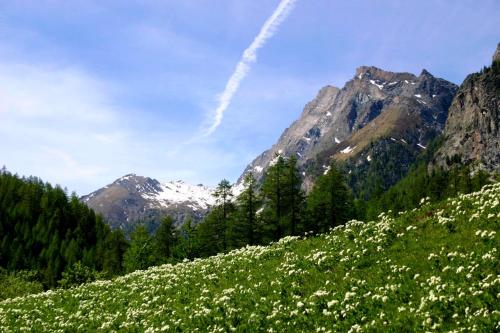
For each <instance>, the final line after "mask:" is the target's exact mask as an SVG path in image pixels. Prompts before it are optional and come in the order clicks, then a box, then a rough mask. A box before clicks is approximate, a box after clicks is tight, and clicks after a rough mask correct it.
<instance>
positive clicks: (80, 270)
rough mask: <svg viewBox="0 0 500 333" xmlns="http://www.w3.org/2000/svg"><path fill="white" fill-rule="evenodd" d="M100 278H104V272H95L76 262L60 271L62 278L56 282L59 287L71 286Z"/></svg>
mask: <svg viewBox="0 0 500 333" xmlns="http://www.w3.org/2000/svg"><path fill="white" fill-rule="evenodd" d="M102 278H105V274H104V273H100V272H97V271H96V270H94V269H92V268H90V267H87V266H85V265H83V264H82V263H81V262H77V263H75V264H73V266H70V267H69V268H68V269H66V270H65V271H64V272H63V273H62V279H61V280H59V281H58V283H59V286H60V287H61V288H71V287H74V286H79V285H81V284H83V283H87V282H92V281H95V280H99V279H102Z"/></svg>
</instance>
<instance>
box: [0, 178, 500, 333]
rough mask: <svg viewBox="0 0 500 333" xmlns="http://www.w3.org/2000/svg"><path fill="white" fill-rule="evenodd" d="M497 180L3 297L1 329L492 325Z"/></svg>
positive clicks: (499, 213) (448, 328)
mask: <svg viewBox="0 0 500 333" xmlns="http://www.w3.org/2000/svg"><path fill="white" fill-rule="evenodd" d="M499 198H500V184H495V185H493V186H491V185H490V186H487V187H485V188H483V189H482V190H481V191H480V192H476V193H473V194H469V195H460V196H458V197H455V198H451V199H448V200H446V201H443V202H441V203H437V204H436V203H435V204H431V203H429V202H428V201H425V202H424V203H423V204H422V206H421V207H419V208H418V209H415V210H412V211H407V212H405V213H403V214H401V215H399V216H398V217H391V216H390V215H387V214H382V215H381V216H380V217H379V218H378V219H377V220H376V221H372V222H360V221H350V222H348V223H346V224H345V225H343V226H339V227H336V228H335V229H333V230H330V231H328V232H327V233H325V234H321V235H318V236H315V237H309V238H299V237H285V238H283V239H281V240H280V241H278V242H274V243H272V244H271V245H269V246H252V247H246V248H244V249H239V250H234V251H232V252H230V253H228V254H225V255H222V254H220V255H217V256H214V257H211V258H207V259H196V260H194V261H191V262H186V263H180V264H177V265H170V264H168V265H164V266H159V267H154V268H150V269H149V270H147V271H142V272H135V273H133V274H129V275H126V276H123V277H119V278H117V279H114V280H112V281H103V282H96V283H92V284H84V285H82V286H80V287H77V288H73V289H70V290H60V291H57V292H54V293H49V294H41V295H36V296H30V297H25V298H20V299H16V300H8V301H6V302H2V303H0V326H1V327H2V328H3V329H4V330H6V331H26V330H27V331H36V332H52V331H70V332H73V331H98V332H109V331H130V332H145V331H167V332H181V331H182V332H196V331H221V332H230V331H235V332H328V331H330V332H356V331H359V332H428V331H429V332H430V331H433V332H434V331H438V332H457V331H466V332H468V331H477V332H496V331H498V322H499V311H500V305H499V303H498V294H499V292H500V279H499V278H498V272H499V267H500V266H499V265H500V261H499V258H500V257H499V256H498V249H499V246H500V224H499V218H500V204H499Z"/></svg>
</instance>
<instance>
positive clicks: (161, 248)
mask: <svg viewBox="0 0 500 333" xmlns="http://www.w3.org/2000/svg"><path fill="white" fill-rule="evenodd" d="M177 239H178V235H177V230H176V229H175V227H174V220H173V219H172V217H170V216H165V217H164V218H162V219H161V223H160V226H159V227H158V229H157V230H156V233H155V234H154V236H153V240H152V241H153V253H154V256H155V263H156V264H164V263H166V262H168V261H169V259H171V258H172V257H173V249H174V246H175V245H176V243H177Z"/></svg>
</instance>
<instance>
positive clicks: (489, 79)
mask: <svg viewBox="0 0 500 333" xmlns="http://www.w3.org/2000/svg"><path fill="white" fill-rule="evenodd" d="M493 60H494V62H493V65H492V66H491V67H490V68H489V69H487V70H483V71H482V72H481V73H476V74H471V75H469V76H468V77H467V78H466V79H465V81H464V82H463V83H462V85H461V86H460V89H459V90H458V92H457V95H456V96H455V98H454V100H453V103H452V105H451V107H450V110H449V116H448V120H447V121H446V126H445V130H444V138H445V141H444V143H443V146H442V147H441V148H440V149H439V151H438V152H437V154H436V157H435V161H434V163H433V166H439V167H443V168H445V169H446V168H449V167H451V166H452V165H453V164H455V163H461V164H472V165H474V166H476V168H478V169H482V170H485V171H488V172H500V129H499V127H500V44H499V46H498V47H497V49H496V52H495V54H494V56H493ZM495 62H496V64H495ZM431 167H432V166H431Z"/></svg>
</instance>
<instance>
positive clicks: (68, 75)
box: [0, 62, 129, 190]
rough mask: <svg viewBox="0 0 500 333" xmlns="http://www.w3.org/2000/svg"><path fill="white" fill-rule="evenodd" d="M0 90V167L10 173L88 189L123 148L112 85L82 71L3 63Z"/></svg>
mask: <svg viewBox="0 0 500 333" xmlns="http://www.w3.org/2000/svg"><path fill="white" fill-rule="evenodd" d="M0 86H1V87H2V89H0V137H1V138H2V140H1V142H0V164H5V165H6V166H7V167H8V168H9V169H10V170H12V171H14V172H18V173H20V174H23V175H32V174H33V175H36V176H39V177H42V178H43V179H44V180H47V181H50V182H53V183H59V184H63V185H68V186H71V188H72V189H79V190H80V189H84V190H87V189H88V188H87V187H86V186H88V185H86V184H89V183H94V182H95V181H96V180H98V179H100V178H101V179H102V178H103V177H105V171H106V170H108V169H109V165H110V162H111V161H112V159H113V158H115V157H113V153H115V154H116V153H119V152H121V151H123V150H124V144H125V142H126V138H127V136H128V135H129V134H128V132H127V129H126V128H125V127H124V126H123V125H122V124H121V121H120V117H119V110H118V108H117V107H116V106H114V105H113V103H112V102H111V100H110V91H111V90H112V89H111V87H110V86H108V85H107V84H105V83H104V82H103V81H100V80H98V79H95V78H93V77H92V76H90V75H88V74H87V73H85V72H84V71H81V70H78V69H75V68H67V67H56V66H39V65H26V64H18V63H12V62H4V63H1V64H0Z"/></svg>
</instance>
